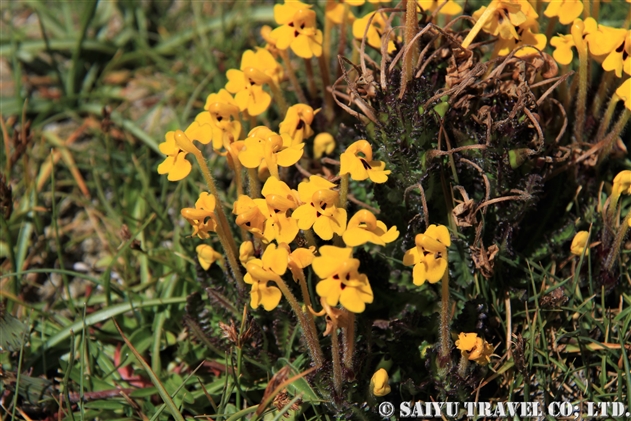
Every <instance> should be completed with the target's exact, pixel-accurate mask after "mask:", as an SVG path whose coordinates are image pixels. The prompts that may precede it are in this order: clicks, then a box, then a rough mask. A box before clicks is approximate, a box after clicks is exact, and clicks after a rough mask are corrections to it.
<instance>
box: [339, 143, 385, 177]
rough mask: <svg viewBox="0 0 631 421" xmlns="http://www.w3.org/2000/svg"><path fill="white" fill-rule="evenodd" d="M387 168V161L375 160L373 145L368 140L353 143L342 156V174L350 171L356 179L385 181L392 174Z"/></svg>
mask: <svg viewBox="0 0 631 421" xmlns="http://www.w3.org/2000/svg"><path fill="white" fill-rule="evenodd" d="M359 154H363V155H364V156H363V157H362V156H360V155H359ZM385 168H386V163H385V162H383V161H373V159H372V146H370V143H368V141H366V140H358V141H357V142H355V143H353V144H352V145H350V146H349V147H348V148H346V151H345V152H344V153H342V155H341V157H340V175H344V174H349V173H350V175H351V178H352V179H353V180H356V181H362V180H365V179H367V178H370V181H372V182H373V183H385V182H386V181H388V174H390V170H385Z"/></svg>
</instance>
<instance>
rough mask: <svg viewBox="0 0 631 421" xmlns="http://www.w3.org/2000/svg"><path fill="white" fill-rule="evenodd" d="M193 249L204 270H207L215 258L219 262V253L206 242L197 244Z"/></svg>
mask: <svg viewBox="0 0 631 421" xmlns="http://www.w3.org/2000/svg"><path fill="white" fill-rule="evenodd" d="M195 251H196V252H197V260H198V261H199V264H200V265H201V266H202V268H203V269H204V270H208V268H209V267H210V266H211V265H212V264H213V263H215V262H216V261H217V260H219V261H220V262H221V254H220V253H217V252H216V251H215V249H214V248H212V247H211V246H209V245H208V244H200V245H198V246H197V247H196V248H195Z"/></svg>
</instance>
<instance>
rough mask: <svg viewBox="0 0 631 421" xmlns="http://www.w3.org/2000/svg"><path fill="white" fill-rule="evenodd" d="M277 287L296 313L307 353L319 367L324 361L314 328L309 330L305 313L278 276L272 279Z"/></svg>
mask: <svg viewBox="0 0 631 421" xmlns="http://www.w3.org/2000/svg"><path fill="white" fill-rule="evenodd" d="M274 281H275V282H276V285H278V288H280V290H281V292H282V293H283V295H284V296H285V298H286V299H287V301H288V302H289V305H290V306H291V309H292V310H293V311H294V313H296V317H297V318H298V323H300V327H301V328H302V331H303V332H304V333H305V340H306V342H307V348H308V349H309V354H310V355H311V359H312V360H313V362H314V363H315V365H316V367H320V366H321V365H322V363H323V362H324V357H323V356H322V349H321V348H320V343H319V342H318V338H317V336H316V332H315V330H311V329H310V326H309V325H308V323H307V319H306V317H305V314H304V313H303V311H302V307H301V306H300V303H298V300H296V297H295V296H294V294H292V292H291V291H290V290H289V288H288V287H287V284H286V283H285V281H283V279H282V278H281V277H280V276H279V277H278V278H276V279H274Z"/></svg>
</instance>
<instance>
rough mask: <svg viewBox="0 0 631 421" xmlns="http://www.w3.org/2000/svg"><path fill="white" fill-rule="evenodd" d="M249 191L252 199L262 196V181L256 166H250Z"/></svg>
mask: <svg viewBox="0 0 631 421" xmlns="http://www.w3.org/2000/svg"><path fill="white" fill-rule="evenodd" d="M248 193H249V194H250V197H251V198H252V199H256V198H259V197H261V182H260V181H259V174H258V172H257V171H256V168H248Z"/></svg>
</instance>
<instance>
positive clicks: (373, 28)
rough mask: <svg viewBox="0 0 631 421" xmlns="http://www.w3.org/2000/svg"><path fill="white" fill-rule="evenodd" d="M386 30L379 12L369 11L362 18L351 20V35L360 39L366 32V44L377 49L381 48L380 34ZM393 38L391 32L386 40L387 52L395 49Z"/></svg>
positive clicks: (384, 21)
mask: <svg viewBox="0 0 631 421" xmlns="http://www.w3.org/2000/svg"><path fill="white" fill-rule="evenodd" d="M373 16H374V17H373ZM371 17H372V21H371ZM369 22H370V24H369ZM366 28H368V29H366ZM386 30H389V28H388V26H387V24H386V20H385V19H384V18H383V15H382V14H381V13H376V12H370V13H368V14H367V15H366V16H364V17H363V18H360V19H357V20H356V21H355V22H353V36H354V37H355V38H357V39H360V40H361V39H363V38H364V34H366V42H367V43H368V45H370V46H371V47H373V48H376V49H378V50H381V35H382V34H383V33H384V32H386ZM393 40H394V35H393V34H391V35H390V39H389V40H388V53H391V52H393V51H394V50H395V49H396V47H395V45H394V41H393Z"/></svg>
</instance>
